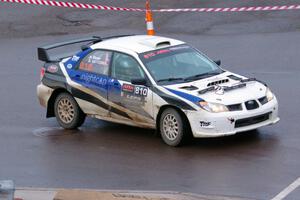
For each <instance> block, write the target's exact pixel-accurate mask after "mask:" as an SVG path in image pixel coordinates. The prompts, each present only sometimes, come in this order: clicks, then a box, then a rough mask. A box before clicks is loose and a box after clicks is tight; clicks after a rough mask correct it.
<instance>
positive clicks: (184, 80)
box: [37, 35, 279, 146]
mask: <svg viewBox="0 0 300 200" xmlns="http://www.w3.org/2000/svg"><path fill="white" fill-rule="evenodd" d="M81 42H86V43H88V44H86V45H84V46H82V48H81V50H80V51H78V52H77V53H74V54H72V53H69V54H68V53H67V54H66V55H64V56H63V55H61V56H60V55H55V56H50V53H49V51H50V50H54V49H56V48H60V47H64V46H68V45H73V44H76V43H81ZM38 56H39V59H40V60H42V61H44V62H45V64H44V67H43V68H42V70H41V84H39V85H38V88H37V93H38V97H39V101H40V103H41V105H43V106H45V107H46V108H47V117H54V116H55V117H56V118H57V121H58V123H59V124H60V125H61V126H62V127H63V128H66V129H74V128H77V127H79V126H81V125H82V123H83V122H84V120H85V117H86V116H90V117H96V118H99V119H102V120H107V121H111V122H116V123H122V124H127V125H132V126H138V127H144V128H152V129H157V130H158V131H159V132H160V134H161V136H162V139H163V140H164V142H165V143H167V144H168V145H171V146H178V145H180V144H181V143H182V142H183V141H184V138H185V136H187V135H188V134H189V133H192V135H193V136H194V137H197V138H199V137H219V136H226V135H233V134H236V133H238V132H243V131H249V130H253V129H257V128H259V127H262V126H266V125H271V124H275V123H276V122H278V121H279V118H278V103H277V100H276V97H275V96H274V94H273V93H272V92H271V90H270V89H269V88H268V87H267V86H266V84H265V83H263V82H260V81H258V80H256V79H254V78H250V79H249V78H246V77H243V76H240V75H237V74H234V73H231V72H229V71H226V70H224V69H222V68H220V67H219V66H218V65H220V62H213V61H211V60H210V59H209V58H208V57H206V56H205V55H204V54H203V53H201V52H200V51H198V50H197V49H195V48H194V47H192V46H190V45H188V44H186V43H184V42H182V41H179V40H175V39H171V38H165V37H158V36H145V35H136V36H115V37H109V38H100V37H90V38H83V39H78V40H72V41H68V42H62V43H57V44H53V45H48V46H44V47H40V48H38Z"/></svg>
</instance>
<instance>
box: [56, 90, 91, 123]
mask: <svg viewBox="0 0 300 200" xmlns="http://www.w3.org/2000/svg"><path fill="white" fill-rule="evenodd" d="M54 111H55V117H56V119H57V122H58V123H59V124H60V126H61V127H63V128H65V129H76V128H78V127H80V126H81V125H82V124H83V122H84V120H85V114H84V113H83V112H82V110H81V109H80V108H79V106H78V104H77V102H76V101H75V99H74V98H73V97H72V96H71V95H70V94H68V93H61V94H59V95H58V96H57V97H56V99H55V102H54Z"/></svg>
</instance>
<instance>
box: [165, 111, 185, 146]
mask: <svg viewBox="0 0 300 200" xmlns="http://www.w3.org/2000/svg"><path fill="white" fill-rule="evenodd" d="M187 127H188V126H187V124H186V120H185V119H184V118H183V117H182V116H181V115H180V113H179V112H178V111H177V110H175V109H173V108H167V109H166V110H164V111H163V113H162V114H161V117H160V126H159V129H160V134H161V137H162V139H163V141H164V142H165V143H166V144H167V145H170V146H173V147H176V146H180V145H182V144H183V143H184V140H185V138H186V136H187V134H188V133H187V131H188V130H189V129H188V128H187Z"/></svg>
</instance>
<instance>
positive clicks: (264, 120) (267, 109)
mask: <svg viewBox="0 0 300 200" xmlns="http://www.w3.org/2000/svg"><path fill="white" fill-rule="evenodd" d="M186 114H187V117H188V119H189V121H190V125H191V129H192V132H193V135H194V137H196V138H201V137H221V136H227V135H234V134H236V133H238V132H244V131H250V130H254V129H257V128H260V127H263V126H267V125H272V124H275V123H277V122H278V121H279V120H280V119H279V117H278V103H277V100H276V98H274V99H273V100H272V101H270V102H268V103H266V104H264V105H260V107H259V108H257V109H255V110H243V111H233V112H224V113H209V112H206V111H203V110H201V111H193V112H187V113H186Z"/></svg>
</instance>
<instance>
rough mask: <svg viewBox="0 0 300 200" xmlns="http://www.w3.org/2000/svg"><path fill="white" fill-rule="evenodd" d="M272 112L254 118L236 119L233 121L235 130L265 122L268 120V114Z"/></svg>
mask: <svg viewBox="0 0 300 200" xmlns="http://www.w3.org/2000/svg"><path fill="white" fill-rule="evenodd" d="M271 113H272V112H268V113H265V114H263V115H258V116H254V117H249V118H244V119H238V120H236V121H235V125H234V127H235V128H240V127H244V126H250V125H253V124H258V123H260V122H264V121H267V120H268V119H269V118H270V114H271Z"/></svg>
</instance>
